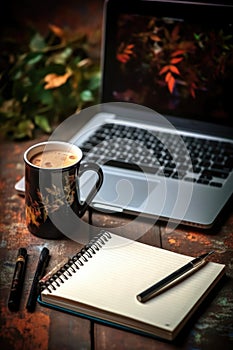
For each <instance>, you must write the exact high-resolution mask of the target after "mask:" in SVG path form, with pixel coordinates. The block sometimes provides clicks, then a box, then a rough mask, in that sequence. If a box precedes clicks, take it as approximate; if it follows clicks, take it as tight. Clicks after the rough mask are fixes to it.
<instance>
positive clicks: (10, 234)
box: [0, 136, 233, 350]
mask: <svg viewBox="0 0 233 350" xmlns="http://www.w3.org/2000/svg"><path fill="white" fill-rule="evenodd" d="M45 139H46V137H45V136H43V137H42V138H40V139H37V140H33V141H23V142H17V143H16V142H11V141H6V142H2V144H1V148H0V156H1V158H0V159H1V168H0V169H1V170H0V171H1V179H0V191H1V201H0V233H1V248H0V252H1V268H0V282H1V284H0V305H1V318H0V323H1V327H0V346H1V349H4V350H7V349H11V350H12V349H17V350H21V349H24V350H27V349H34V350H36V349H41V350H43V349H58V350H59V349H69V350H70V349H75V350H77V349H101V350H102V349H103V350H104V349H106V350H110V349H121V350H122V349H134V350H136V349H140V350H141V349H144V350H146V349H150V350H153V349H156V350H159V349H161V350H168V349H201V350H203V349H204V350H205V349H211V350H212V349H224V350H227V349H233V214H232V212H231V211H229V213H227V215H226V217H225V218H224V220H223V222H222V224H221V226H220V227H218V228H216V229H215V230H212V231H210V232H205V231H204V232H203V231H198V230H194V229H191V228H187V227H186V228H177V229H176V230H174V231H173V232H169V231H168V230H167V229H166V227H165V226H164V225H162V224H156V225H153V226H152V225H151V223H149V222H147V221H145V222H144V221H141V222H138V223H137V226H136V227H135V226H134V227H133V226H132V225H129V232H128V234H129V235H130V234H133V232H130V230H138V232H142V233H144V234H143V235H142V237H140V239H139V240H140V241H142V242H145V243H147V244H150V245H154V246H160V247H163V248H164V249H168V250H172V251H175V252H178V253H182V254H187V255H193V256H196V255H199V254H201V253H203V252H206V251H209V250H211V249H214V250H215V252H216V253H215V254H214V255H212V256H211V258H210V260H212V261H215V262H220V263H224V264H226V278H224V280H223V281H221V283H220V284H219V285H218V287H217V288H216V289H215V290H214V292H213V293H212V294H211V296H210V297H209V298H208V299H207V300H206V301H205V302H204V304H202V306H201V307H200V308H199V309H198V312H197V313H196V314H195V315H194V316H193V317H192V319H191V320H190V321H189V322H188V324H187V326H185V327H184V329H183V330H182V331H181V333H180V335H179V336H178V337H177V339H176V340H175V341H174V342H171V343H170V342H165V341H163V340H155V339H152V338H149V337H143V336H140V335H135V334H133V333H129V332H126V331H123V330H118V329H116V328H112V327H109V326H103V325H100V324H98V323H95V322H91V321H89V320H87V319H84V318H79V317H75V316H72V315H68V314H65V313H62V312H58V311H55V310H50V309H48V308H45V307H43V306H41V305H39V304H38V305H37V306H36V310H35V312H33V313H29V312H27V310H26V308H25V306H26V302H27V297H28V294H29V291H30V287H31V283H32V279H33V275H34V272H35V268H36V265H37V261H38V257H39V253H40V251H41V249H42V247H47V248H49V250H50V253H51V259H50V263H49V267H48V268H50V267H51V268H52V267H53V266H55V265H56V264H57V263H59V262H60V261H61V260H62V259H63V257H64V256H70V255H73V254H74V253H75V252H76V251H77V250H78V249H80V248H81V245H80V244H78V243H76V242H74V241H71V240H69V239H65V238H64V239H61V240H56V241H55V240H45V239H41V238H38V237H36V236H33V235H32V234H30V233H29V232H28V230H27V228H26V224H25V217H24V198H23V197H22V196H19V195H18V194H16V192H15V189H14V185H15V182H16V181H17V180H19V179H20V177H21V176H22V175H23V174H24V164H23V158H22V155H23V152H24V151H25V150H26V149H27V148H28V147H29V146H30V145H32V144H33V143H36V142H37V141H42V140H45ZM92 219H93V224H94V225H95V226H98V227H108V228H109V227H114V226H124V227H126V224H127V223H128V222H129V221H130V220H131V219H130V218H125V217H120V216H115V215H106V214H101V213H93V217H92ZM19 247H25V248H26V249H27V251H28V254H29V263H28V267H27V271H26V276H25V283H24V288H23V295H22V299H21V304H20V310H19V311H18V312H11V311H9V310H8V307H7V301H8V297H9V290H10V286H11V281H12V277H13V272H14V266H15V259H16V255H17V251H18V249H19Z"/></svg>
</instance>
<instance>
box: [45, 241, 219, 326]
mask: <svg viewBox="0 0 233 350" xmlns="http://www.w3.org/2000/svg"><path fill="white" fill-rule="evenodd" d="M190 260H192V258H191V257H187V256H184V255H180V254H177V253H173V252H169V251H166V250H163V249H160V248H156V247H151V246H149V245H145V244H142V243H138V242H135V241H130V240H127V239H125V238H123V237H119V236H116V235H114V234H112V238H111V239H110V241H109V242H108V243H107V244H106V246H104V247H103V248H102V249H101V250H100V251H99V252H97V253H96V254H95V255H94V256H93V258H91V259H90V260H89V261H88V262H87V263H85V265H84V266H83V267H81V268H80V270H78V271H77V272H76V273H75V274H74V275H73V276H72V277H71V278H70V279H68V280H67V281H65V283H63V284H61V286H60V287H59V288H57V289H56V290H55V291H53V292H52V295H53V296H58V297H59V296H60V297H62V298H65V299H67V300H69V299H70V300H73V301H76V300H77V301H78V302H81V303H83V304H87V305H90V306H92V307H95V308H98V309H102V310H106V311H109V312H112V313H116V314H121V315H123V316H125V317H129V318H133V319H135V320H138V321H142V322H144V323H146V324H150V325H154V326H156V327H161V328H163V329H167V330H168V331H172V330H173V329H174V328H176V327H177V325H178V324H179V323H180V322H181V320H182V319H183V318H184V317H185V316H186V314H187V313H188V312H189V311H190V310H191V309H192V308H193V306H194V305H195V304H196V302H197V301H198V300H199V299H200V298H201V296H202V294H203V293H204V292H205V290H206V289H207V288H208V287H209V286H210V285H211V284H212V282H213V281H214V280H215V278H216V277H217V276H218V274H219V273H220V271H221V270H222V269H223V265H220V264H215V263H208V264H206V265H205V266H204V267H203V268H201V269H200V270H198V271H197V272H195V273H194V274H193V275H191V276H190V277H189V278H187V279H186V280H184V281H182V283H180V284H178V285H176V286H175V287H173V288H171V289H169V290H167V291H166V292H164V293H162V294H160V295H158V296H156V297H155V298H153V299H151V300H150V301H148V302H146V303H144V304H142V303H140V302H139V301H138V300H137V299H136V295H137V294H139V293H140V292H142V291H143V290H145V289H146V288H148V287H149V286H151V285H152V284H154V283H156V282H157V281H159V280H161V279H162V278H163V277H165V276H166V275H168V274H170V273H171V272H173V271H174V270H176V269H177V268H179V267H181V266H182V265H184V264H186V263H187V262H188V261H190ZM44 293H45V294H46V291H44V292H43V294H44ZM47 293H48V292H47ZM48 294H50V293H48Z"/></svg>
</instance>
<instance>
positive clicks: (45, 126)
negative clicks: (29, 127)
mask: <svg viewBox="0 0 233 350" xmlns="http://www.w3.org/2000/svg"><path fill="white" fill-rule="evenodd" d="M35 124H36V125H37V126H39V127H40V128H41V130H43V131H45V132H47V133H50V132H51V131H52V129H51V126H50V125H49V122H48V119H47V118H46V117H45V116H43V115H36V116H35Z"/></svg>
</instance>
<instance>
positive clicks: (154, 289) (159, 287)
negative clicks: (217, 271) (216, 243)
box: [136, 251, 214, 303]
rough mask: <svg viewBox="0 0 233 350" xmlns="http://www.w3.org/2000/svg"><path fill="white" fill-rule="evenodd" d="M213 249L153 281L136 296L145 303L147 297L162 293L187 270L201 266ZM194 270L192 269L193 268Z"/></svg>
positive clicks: (183, 275)
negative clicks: (155, 281)
mask: <svg viewBox="0 0 233 350" xmlns="http://www.w3.org/2000/svg"><path fill="white" fill-rule="evenodd" d="M213 253H214V251H211V252H209V253H206V254H202V255H200V256H198V257H197V258H195V259H193V260H191V261H190V262H189V263H187V264H186V265H184V266H182V267H181V268H179V269H178V270H176V271H175V272H173V273H171V274H170V275H168V276H167V277H165V278H164V279H162V280H161V281H159V282H157V283H155V284H154V285H153V286H151V287H149V288H148V289H146V290H145V291H143V292H142V293H140V294H138V295H137V296H136V298H137V299H138V300H139V301H140V302H141V303H145V302H146V301H148V300H149V299H151V298H153V297H155V296H156V295H158V294H160V293H162V292H163V291H164V290H165V289H167V288H169V287H171V286H173V285H174V282H176V283H177V281H178V279H179V278H180V277H185V274H186V273H187V272H192V270H193V269H197V268H198V267H200V266H202V265H203V264H204V263H205V262H206V258H207V257H208V256H209V255H210V254H213ZM193 272H194V270H193Z"/></svg>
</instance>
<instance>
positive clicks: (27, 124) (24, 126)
mask: <svg viewBox="0 0 233 350" xmlns="http://www.w3.org/2000/svg"><path fill="white" fill-rule="evenodd" d="M33 129H34V124H33V123H32V121H31V120H23V121H22V122H20V123H19V124H18V126H17V127H16V129H15V132H14V136H15V138H17V139H22V138H24V137H26V136H28V137H30V138H31V137H32V130H33Z"/></svg>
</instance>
